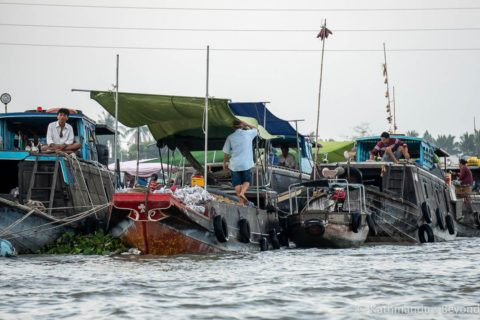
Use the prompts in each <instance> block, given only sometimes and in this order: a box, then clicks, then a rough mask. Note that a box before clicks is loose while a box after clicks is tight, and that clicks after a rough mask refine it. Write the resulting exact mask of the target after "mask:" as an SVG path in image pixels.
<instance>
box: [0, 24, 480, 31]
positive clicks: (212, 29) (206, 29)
mask: <svg viewBox="0 0 480 320" xmlns="http://www.w3.org/2000/svg"><path fill="white" fill-rule="evenodd" d="M0 26H6V27H31V28H37V27H38V28H65V29H93V30H96V29H98V30H134V31H137V30H138V31H188V32H318V28H311V29H242V28H238V29H222V28H162V27H115V26H78V25H77V26H76V25H54V24H23V23H0ZM478 30H480V27H458V28H455V27H454V28H397V29H395V28H387V29H368V28H367V29H333V31H335V32H417V31H420V32H423V31H478Z"/></svg>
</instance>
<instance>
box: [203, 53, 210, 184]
mask: <svg viewBox="0 0 480 320" xmlns="http://www.w3.org/2000/svg"><path fill="white" fill-rule="evenodd" d="M209 64H210V46H207V79H206V93H205V155H204V164H203V169H204V170H203V180H204V188H205V191H207V180H208V179H207V174H208V169H207V165H208V73H209V67H210V66H209Z"/></svg>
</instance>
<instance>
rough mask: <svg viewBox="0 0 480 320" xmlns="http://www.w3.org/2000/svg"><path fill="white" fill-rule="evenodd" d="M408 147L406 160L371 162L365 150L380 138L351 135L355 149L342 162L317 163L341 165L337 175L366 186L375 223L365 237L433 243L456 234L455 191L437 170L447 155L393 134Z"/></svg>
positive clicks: (326, 165)
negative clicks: (408, 155)
mask: <svg viewBox="0 0 480 320" xmlns="http://www.w3.org/2000/svg"><path fill="white" fill-rule="evenodd" d="M391 137H392V138H399V139H400V140H402V141H403V142H404V143H406V144H407V146H408V151H409V154H410V158H411V160H412V161H411V162H408V161H406V159H400V161H399V163H398V164H395V163H393V162H384V161H371V160H370V151H371V150H372V149H373V148H374V146H375V144H376V143H377V142H378V141H379V140H380V137H367V138H360V139H357V140H356V150H355V151H356V154H355V156H354V158H353V159H349V160H348V161H345V162H339V163H329V164H319V165H318V166H319V171H320V172H321V171H322V170H323V169H324V168H328V169H334V168H336V167H343V168H344V173H343V175H342V178H347V179H348V180H349V182H356V183H362V184H363V185H364V186H365V191H366V198H367V199H366V202H367V208H368V209H369V210H370V212H371V216H372V217H373V221H374V223H373V224H372V225H371V226H369V227H370V236H369V239H368V240H370V241H375V242H377V241H382V242H383V241H387V242H411V243H412V242H413V243H416V242H422V243H423V242H435V241H448V240H453V239H455V237H456V236H457V224H456V222H455V217H456V213H457V212H456V210H457V209H456V207H455V200H456V198H455V194H454V192H453V191H452V187H451V186H450V185H448V184H447V182H446V179H445V173H444V171H442V170H441V160H440V158H441V157H444V158H445V157H447V156H448V154H447V153H446V152H445V151H444V150H442V149H440V148H437V147H435V146H433V145H431V144H430V143H428V142H427V141H425V140H423V139H420V138H413V137H405V136H400V135H392V136H391Z"/></svg>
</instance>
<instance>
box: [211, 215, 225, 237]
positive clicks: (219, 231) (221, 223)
mask: <svg viewBox="0 0 480 320" xmlns="http://www.w3.org/2000/svg"><path fill="white" fill-rule="evenodd" d="M213 230H214V231H215V237H217V240H218V241H220V242H227V241H228V225H227V221H226V220H225V218H224V217H222V216H215V218H214V219H213Z"/></svg>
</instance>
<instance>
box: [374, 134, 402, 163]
mask: <svg viewBox="0 0 480 320" xmlns="http://www.w3.org/2000/svg"><path fill="white" fill-rule="evenodd" d="M377 155H378V156H380V157H382V161H385V162H395V163H398V159H399V158H400V157H401V156H402V155H403V156H404V157H405V159H407V161H410V154H408V147H407V145H406V144H405V143H403V141H402V140H400V139H397V138H390V134H389V133H388V132H383V133H382V135H381V136H380V141H379V142H378V143H377V144H376V145H375V147H374V148H373V149H372V151H370V160H373V157H375V156H377Z"/></svg>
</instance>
